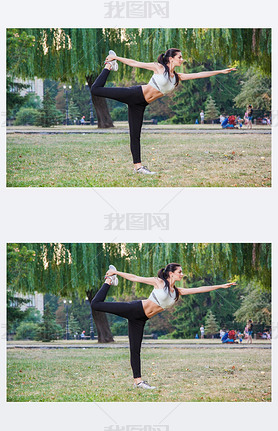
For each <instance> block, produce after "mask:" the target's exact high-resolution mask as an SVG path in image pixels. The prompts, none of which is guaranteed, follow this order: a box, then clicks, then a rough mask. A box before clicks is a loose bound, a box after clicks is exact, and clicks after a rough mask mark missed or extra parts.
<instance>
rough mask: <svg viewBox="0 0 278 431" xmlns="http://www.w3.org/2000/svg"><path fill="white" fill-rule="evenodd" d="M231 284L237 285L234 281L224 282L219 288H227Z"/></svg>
mask: <svg viewBox="0 0 278 431" xmlns="http://www.w3.org/2000/svg"><path fill="white" fill-rule="evenodd" d="M231 286H237V284H236V283H235V282H233V283H226V284H222V286H221V288H222V289H227V288H228V287H231Z"/></svg>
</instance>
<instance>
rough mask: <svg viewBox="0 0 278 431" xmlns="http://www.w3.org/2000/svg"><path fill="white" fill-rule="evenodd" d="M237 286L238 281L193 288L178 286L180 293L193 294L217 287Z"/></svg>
mask: <svg viewBox="0 0 278 431" xmlns="http://www.w3.org/2000/svg"><path fill="white" fill-rule="evenodd" d="M231 286H236V283H226V284H219V285H216V286H202V287H192V288H191V289H185V288H184V287H178V291H179V293H180V295H193V294H195V293H204V292H211V291H212V290H217V289H227V288H228V287H231Z"/></svg>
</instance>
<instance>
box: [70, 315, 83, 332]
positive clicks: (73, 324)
mask: <svg viewBox="0 0 278 431" xmlns="http://www.w3.org/2000/svg"><path fill="white" fill-rule="evenodd" d="M81 332H82V331H81V328H80V325H79V322H78V321H77V319H76V318H75V317H74V316H73V315H72V314H71V315H70V316H69V333H70V335H71V338H73V336H74V335H75V334H80V333H81Z"/></svg>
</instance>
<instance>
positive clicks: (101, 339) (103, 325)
mask: <svg viewBox="0 0 278 431" xmlns="http://www.w3.org/2000/svg"><path fill="white" fill-rule="evenodd" d="M92 315H93V319H94V322H95V324H96V327H97V334H98V343H113V342H114V338H113V335H112V333H111V331H110V328H109V324H108V320H107V317H106V314H105V313H103V312H102V311H96V310H92Z"/></svg>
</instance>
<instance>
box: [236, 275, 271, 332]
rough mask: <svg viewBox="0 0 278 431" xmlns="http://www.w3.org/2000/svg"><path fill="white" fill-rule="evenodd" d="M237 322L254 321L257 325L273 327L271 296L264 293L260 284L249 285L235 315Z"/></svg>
mask: <svg viewBox="0 0 278 431" xmlns="http://www.w3.org/2000/svg"><path fill="white" fill-rule="evenodd" d="M234 315H235V318H236V321H237V322H246V321H247V320H249V319H252V320H253V322H254V323H255V324H260V325H267V326H270V325H271V294H270V293H269V292H265V291H262V289H261V286H260V285H259V283H249V284H248V285H247V286H246V288H245V292H244V294H243V295H242V303H241V306H240V307H239V308H238V310H237V311H236V312H235V313H234Z"/></svg>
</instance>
